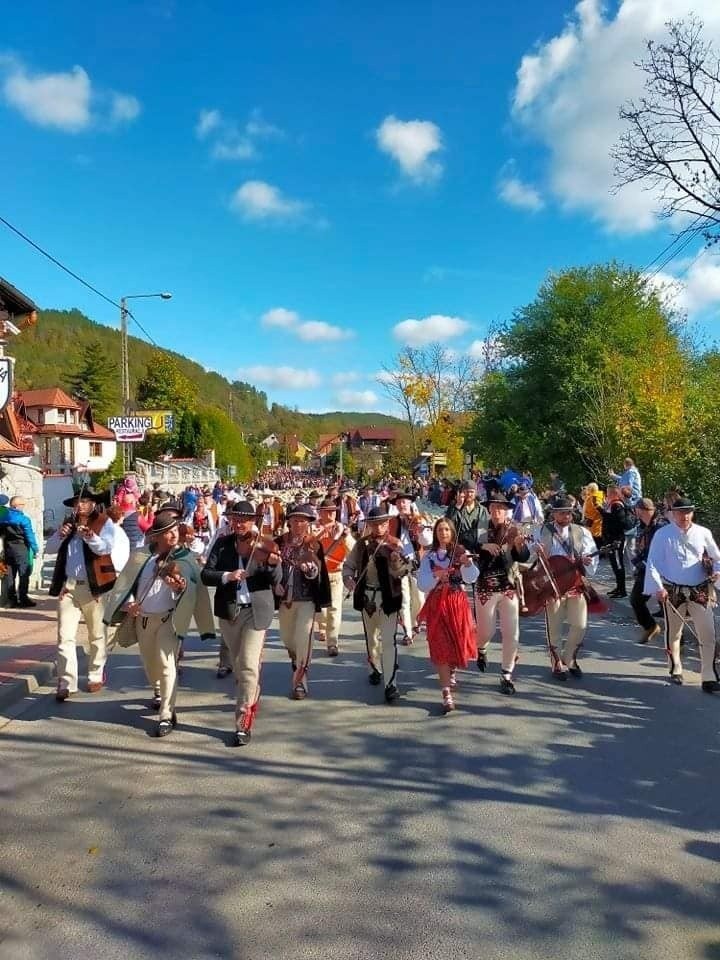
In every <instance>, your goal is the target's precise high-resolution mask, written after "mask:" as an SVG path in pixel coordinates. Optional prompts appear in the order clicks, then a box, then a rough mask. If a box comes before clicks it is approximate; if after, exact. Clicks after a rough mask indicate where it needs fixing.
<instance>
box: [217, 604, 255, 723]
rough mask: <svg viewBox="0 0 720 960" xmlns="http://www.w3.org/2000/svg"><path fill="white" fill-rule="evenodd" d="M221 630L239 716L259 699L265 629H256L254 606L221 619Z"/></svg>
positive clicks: (236, 711)
mask: <svg viewBox="0 0 720 960" xmlns="http://www.w3.org/2000/svg"><path fill="white" fill-rule="evenodd" d="M220 632H221V634H222V638H223V642H224V643H225V645H226V647H227V650H228V656H229V659H230V665H231V666H232V668H233V672H234V674H235V683H236V684H237V707H236V710H235V715H236V717H237V716H238V715H239V713H240V710H242V709H246V708H248V707H252V706H254V705H255V703H257V701H258V700H259V699H260V664H261V662H262V652H263V644H264V642H265V631H264V630H256V629H255V624H254V621H253V612H252V608H247V609H243V610H238V615H237V617H236V618H235V619H234V620H220Z"/></svg>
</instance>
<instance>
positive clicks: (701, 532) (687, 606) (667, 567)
mask: <svg viewBox="0 0 720 960" xmlns="http://www.w3.org/2000/svg"><path fill="white" fill-rule="evenodd" d="M694 510H695V507H694V505H693V503H692V502H691V501H690V500H688V499H687V498H685V497H680V498H679V499H677V500H675V502H674V503H673V505H672V512H671V522H670V523H669V524H668V525H667V526H665V527H662V528H661V529H660V530H658V531H657V533H656V534H655V536H654V537H653V539H652V543H651V544H650V550H649V552H648V558H647V566H646V568H645V584H644V587H643V592H644V593H645V594H647V595H648V596H655V597H657V599H658V600H659V601H660V603H661V604H662V605H663V608H664V610H665V649H666V651H667V655H668V661H669V663H670V681H671V683H674V684H677V685H678V686H679V685H680V684H682V682H683V676H682V661H681V659H680V638H681V636H682V631H683V625H684V618H685V617H690V618H691V619H692V622H693V628H694V631H695V634H696V635H697V639H698V644H699V647H700V669H701V681H702V689H703V690H704V691H705V692H706V693H716V692H717V691H718V690H720V683H719V682H718V672H717V669H716V667H715V622H714V619H713V607H714V606H715V589H714V584H715V583H716V582H717V581H718V579H720V551H719V550H718V547H717V544H716V543H715V540H714V539H713V535H712V533H711V532H710V531H709V530H708V529H707V527H701V526H700V525H699V524H697V523H694V522H693V515H694V513H693V512H694Z"/></svg>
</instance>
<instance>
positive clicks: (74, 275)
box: [0, 217, 137, 322]
mask: <svg viewBox="0 0 720 960" xmlns="http://www.w3.org/2000/svg"><path fill="white" fill-rule="evenodd" d="M0 223H4V224H5V226H6V227H7V228H8V229H9V230H12V232H13V233H16V234H17V235H18V236H19V237H20V238H21V239H23V240H24V241H25V243H29V244H30V246H31V247H34V248H35V249H36V250H37V251H38V253H41V254H42V255H43V256H44V257H47V258H48V260H51V261H52V262H53V263H54V264H55V266H56V267H60V269H61V270H64V271H65V273H67V274H69V275H70V276H71V277H72V278H73V279H74V280H77V281H78V282H79V283H81V284H82V285H83V286H84V287H87V288H88V290H92V292H93V293H96V294H97V295H98V296H99V297H102V299H103V300H105V301H106V302H107V303H109V304H111V305H112V306H113V307H117V309H118V310H119V309H120V304H119V303H115V301H114V300H111V299H110V297H106V296H105V294H104V293H102V291H100V290H98V288H97V287H94V286H93V285H92V284H91V283H88V281H87V280H83V278H82V277H81V276H79V275H78V274H77V273H75V272H74V271H73V270H71V269H70V267H66V266H65V264H64V263H61V262H60V261H59V260H58V259H57V257H54V256H53V255H52V254H51V253H48V252H47V250H43V248H42V247H41V246H40V245H39V244H37V243H35V241H34V240H31V239H30V237H28V236H26V235H25V234H24V233H23V232H22V230H18V228H17V227H14V226H13V225H12V224H11V223H10V222H9V221H8V220H6V219H5V218H4V217H0ZM136 322H137V321H136Z"/></svg>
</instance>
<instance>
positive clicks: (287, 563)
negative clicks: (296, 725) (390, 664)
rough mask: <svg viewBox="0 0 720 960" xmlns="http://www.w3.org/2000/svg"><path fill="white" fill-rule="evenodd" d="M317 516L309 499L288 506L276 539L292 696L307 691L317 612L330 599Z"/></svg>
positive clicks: (304, 694) (281, 615)
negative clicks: (313, 530)
mask: <svg viewBox="0 0 720 960" xmlns="http://www.w3.org/2000/svg"><path fill="white" fill-rule="evenodd" d="M315 519H317V515H316V513H315V510H314V509H313V508H312V507H311V506H310V505H309V504H307V503H302V504H296V505H294V506H291V507H289V508H288V512H287V520H288V528H289V529H288V532H287V533H285V534H283V535H282V536H281V537H278V538H277V539H276V541H275V542H276V543H277V545H278V548H279V550H280V556H281V557H282V580H281V582H280V584H279V585H278V586H276V587H275V595H276V597H277V598H278V599H277V603H278V604H279V608H278V620H279V624H280V640H281V642H282V643H283V645H284V646H285V649H286V650H287V652H288V656H289V657H290V663H291V665H292V682H291V691H290V695H291V697H292V698H293V700H304V699H305V698H306V697H307V695H308V687H307V674H308V670H309V669H310V660H311V657H312V636H313V625H314V622H315V615H316V614H317V613H319V612H320V610H321V609H322V608H323V607H327V606H328V605H329V604H330V603H331V597H330V581H329V578H328V572H327V567H326V565H325V557H324V554H323V548H322V546H321V544H320V542H319V541H318V540H316V539H315V538H314V537H311V536H310V523H311V521H313V520H315Z"/></svg>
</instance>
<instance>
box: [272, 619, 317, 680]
mask: <svg viewBox="0 0 720 960" xmlns="http://www.w3.org/2000/svg"><path fill="white" fill-rule="evenodd" d="M278 620H279V623H280V640H281V642H282V643H283V645H284V647H285V649H286V650H287V652H288V653H289V654H290V659H291V660H292V662H293V663H294V664H295V671H294V675H293V685H296V684H298V683H303V684H304V683H305V675H306V673H307V672H308V669H309V667H310V659H311V657H312V634H313V621H314V620H315V604H314V603H313V601H312V600H293V602H292V603H291V605H290V606H289V607H288V606H286V605H285V604H284V603H281V604H280V610H279V611H278Z"/></svg>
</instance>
